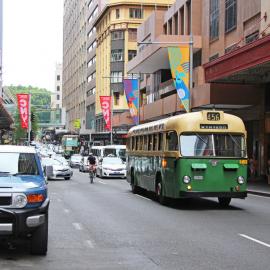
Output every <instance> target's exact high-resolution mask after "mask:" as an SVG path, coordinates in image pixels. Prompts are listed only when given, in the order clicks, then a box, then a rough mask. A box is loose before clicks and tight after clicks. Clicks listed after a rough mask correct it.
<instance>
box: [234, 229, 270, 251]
mask: <svg viewBox="0 0 270 270" xmlns="http://www.w3.org/2000/svg"><path fill="white" fill-rule="evenodd" d="M239 235H240V236H242V237H244V238H247V239H249V240H251V241H254V242H256V243H258V244H260V245H263V246H266V247H269V248H270V245H269V244H267V243H265V242H262V241H260V240H257V239H255V238H252V237H250V236H248V235H246V234H241V233H239Z"/></svg>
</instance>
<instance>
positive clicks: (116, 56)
mask: <svg viewBox="0 0 270 270" xmlns="http://www.w3.org/2000/svg"><path fill="white" fill-rule="evenodd" d="M123 54H124V53H123V50H122V49H117V50H112V51H111V62H120V61H124V57H123Z"/></svg>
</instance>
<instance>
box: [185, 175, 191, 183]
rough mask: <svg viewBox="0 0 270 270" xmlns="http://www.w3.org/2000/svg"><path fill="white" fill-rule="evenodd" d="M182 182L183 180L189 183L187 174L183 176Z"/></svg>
mask: <svg viewBox="0 0 270 270" xmlns="http://www.w3.org/2000/svg"><path fill="white" fill-rule="evenodd" d="M183 182H184V183H185V184H189V183H190V177H189V176H187V175H185V176H184V177H183Z"/></svg>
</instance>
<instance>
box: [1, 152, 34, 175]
mask: <svg viewBox="0 0 270 270" xmlns="http://www.w3.org/2000/svg"><path fill="white" fill-rule="evenodd" d="M3 174H13V175H15V174H16V175H38V174H39V172H38V166H37V162H36V159H35V155H34V154H33V153H0V176H2V175H3Z"/></svg>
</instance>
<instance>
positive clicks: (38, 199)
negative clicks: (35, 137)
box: [0, 145, 50, 255]
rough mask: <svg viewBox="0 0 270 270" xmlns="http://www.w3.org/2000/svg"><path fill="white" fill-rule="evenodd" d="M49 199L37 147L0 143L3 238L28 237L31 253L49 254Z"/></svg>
mask: <svg viewBox="0 0 270 270" xmlns="http://www.w3.org/2000/svg"><path fill="white" fill-rule="evenodd" d="M49 203H50V200H49V198H48V195H47V184H46V181H45V178H44V175H43V171H42V167H41V164H40V160H39V157H38V155H37V153H36V151H35V149H34V148H33V147H27V146H13V145H0V241H1V240H6V241H7V242H12V241H16V240H18V238H26V237H28V238H29V239H30V241H31V253H32V254H40V255H46V253H47V243H48V211H49Z"/></svg>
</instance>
